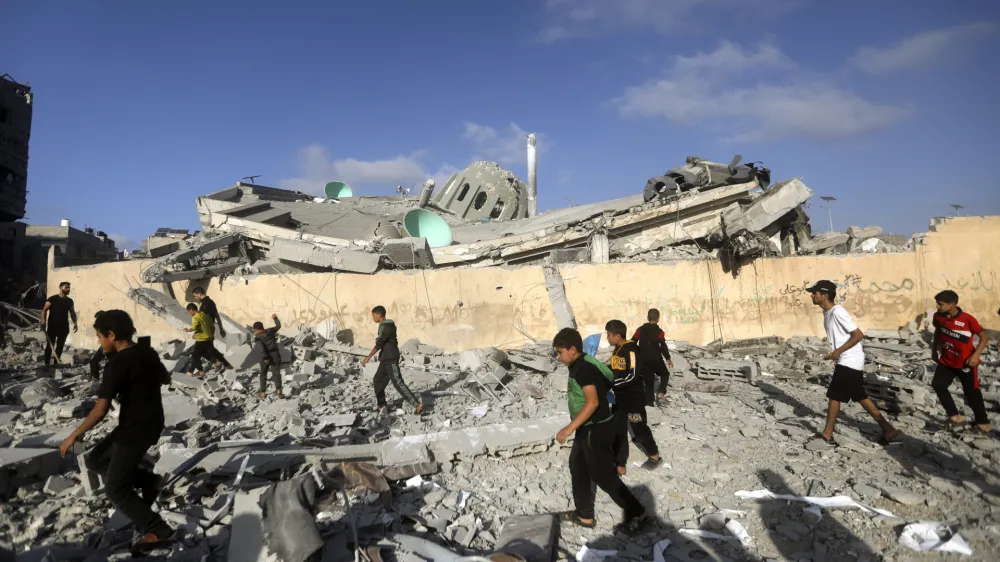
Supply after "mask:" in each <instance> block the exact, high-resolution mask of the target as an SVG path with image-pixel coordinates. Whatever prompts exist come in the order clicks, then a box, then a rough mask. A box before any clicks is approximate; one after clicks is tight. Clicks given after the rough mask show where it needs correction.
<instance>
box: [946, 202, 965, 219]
mask: <svg viewBox="0 0 1000 562" xmlns="http://www.w3.org/2000/svg"><path fill="white" fill-rule="evenodd" d="M949 206H950V207H951V208H952V209H955V216H956V217H957V216H959V215H961V214H962V212H961V211H962V209H964V208H965V207H963V206H961V205H955V204H951V205H949Z"/></svg>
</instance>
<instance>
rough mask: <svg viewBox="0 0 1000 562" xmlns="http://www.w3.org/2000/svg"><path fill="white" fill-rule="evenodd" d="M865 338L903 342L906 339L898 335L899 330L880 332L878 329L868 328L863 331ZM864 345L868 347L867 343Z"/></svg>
mask: <svg viewBox="0 0 1000 562" xmlns="http://www.w3.org/2000/svg"><path fill="white" fill-rule="evenodd" d="M865 337H866V338H869V339H877V340H903V339H906V337H905V336H902V335H900V333H899V330H880V329H878V328H870V329H868V330H865ZM865 345H868V344H867V343H866V344H865Z"/></svg>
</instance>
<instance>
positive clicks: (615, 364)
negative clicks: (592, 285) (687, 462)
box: [604, 320, 662, 474]
mask: <svg viewBox="0 0 1000 562" xmlns="http://www.w3.org/2000/svg"><path fill="white" fill-rule="evenodd" d="M604 330H605V333H606V334H607V337H608V343H610V344H611V345H613V346H615V351H614V354H612V356H611V364H610V367H611V372H612V373H614V375H615V380H614V390H615V405H614V408H613V410H614V413H615V423H617V424H618V437H617V438H616V439H615V455H616V461H617V464H618V473H619V474H625V473H626V472H627V471H628V469H627V464H626V463H627V462H628V434H629V430H630V429H631V430H632V435H633V437H634V439H635V444H636V445H638V446H639V448H640V449H642V452H643V453H646V456H647V457H649V458H647V459H646V462H644V463H642V468H644V469H646V470H653V469H655V468H656V467H658V466H660V463H661V462H662V460H661V459H660V450H659V448H658V447H657V446H656V440H655V439H653V431H652V430H650V429H649V425H648V424H647V423H646V420H647V418H646V402H645V398H644V393H643V390H644V389H645V383H644V382H643V380H642V376H641V375H640V374H639V372H638V370H639V365H638V362H639V347H638V346H637V345H635V342H634V341H632V340H628V339H625V334H626V333H627V330H628V328H627V327H626V326H625V323H624V322H622V321H621V320H611V321H610V322H608V323H607V324H606V325H605V326H604Z"/></svg>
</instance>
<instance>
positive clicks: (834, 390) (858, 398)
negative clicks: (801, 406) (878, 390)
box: [806, 280, 903, 445]
mask: <svg viewBox="0 0 1000 562" xmlns="http://www.w3.org/2000/svg"><path fill="white" fill-rule="evenodd" d="M806 292H808V293H810V294H811V296H812V302H813V304H815V305H816V306H818V307H820V308H822V309H823V327H824V328H825V329H826V339H827V341H829V342H830V347H831V349H833V351H832V352H831V353H830V354H829V355H827V356H826V358H827V359H830V360H832V361H833V362H834V363H835V364H836V366H835V367H834V369H833V379H832V380H831V381H830V387H829V388H828V389H827V391H826V397H827V398H829V399H830V405H829V407H828V409H827V414H826V427H825V428H823V431H822V432H821V433H820V434H819V435H818V437H820V438H821V439H823V440H824V441H826V442H827V443H829V444H831V445H836V444H837V443H836V441H834V439H833V428H834V426H835V425H836V423H837V415H838V414H840V403H841V402H850V401H851V400H853V401H855V402H857V403H859V404H861V407H862V408H864V409H865V411H866V412H868V415H870V416H871V417H872V418H873V419H874V420H875V423H877V424H878V425H879V427H880V428H882V439H881V440H880V441H879V443H881V444H882V445H888V444H891V443H897V442H899V441H901V440H902V437H903V433H902V432H901V431H899V430H898V429H896V428H894V427H893V426H892V424H891V423H889V420H887V419H885V417H884V416H883V415H882V413H881V412H879V411H878V408H877V407H876V406H875V402H873V401H872V399H871V398H869V397H868V393H867V392H866V391H865V386H864V382H865V373H864V368H865V352H864V349H863V348H862V347H861V340H862V339H863V338H864V337H865V336H864V334H862V333H861V330H860V329H859V328H858V325H857V324H855V323H854V320H852V319H851V315H850V314H848V312H847V310H845V309H844V307H842V306H840V305H839V304H836V302H835V300H836V298H837V285H836V284H834V283H833V281H827V280H823V281H817V282H816V284H815V285H813V286H812V287H809V288H808V289H806Z"/></svg>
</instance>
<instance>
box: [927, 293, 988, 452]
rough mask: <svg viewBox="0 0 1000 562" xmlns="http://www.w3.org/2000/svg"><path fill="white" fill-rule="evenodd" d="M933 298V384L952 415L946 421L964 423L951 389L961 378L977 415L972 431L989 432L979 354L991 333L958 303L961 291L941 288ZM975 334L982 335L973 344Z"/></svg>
mask: <svg viewBox="0 0 1000 562" xmlns="http://www.w3.org/2000/svg"><path fill="white" fill-rule="evenodd" d="M934 301H935V302H936V303H937V313H936V314H935V315H934V345H933V346H932V347H931V359H933V360H934V362H936V363H937V368H936V369H935V370H934V378H933V379H932V380H931V387H932V388H933V389H934V392H936V393H937V395H938V399H939V400H940V401H941V405H942V406H944V411H945V413H947V414H948V418H949V419H948V421H947V422H946V424H945V425H946V426H947V427H949V428H952V427H955V426H956V425H958V424H962V423H965V416H963V415H962V414H961V413H959V411H958V407H956V406H955V400H954V399H953V398H952V397H951V392H949V391H948V387H949V386H951V383H952V382H954V380H955V379H958V380H959V381H961V383H962V391H963V392H964V393H965V401H966V402H967V403H968V404H969V407H970V408H972V412H973V414H975V416H976V419H975V421H974V422H973V423H972V431H973V432H974V433H977V434H980V435H989V434H990V433H991V432H992V430H993V428H992V427H991V426H990V420H989V417H987V415H986V402H985V401H984V400H983V391H982V389H981V388H979V363H980V356H981V355H982V353H983V351H984V350H985V349H986V346H988V345H989V343H990V337H989V335H987V334H986V332H985V331H983V327H982V326H981V325H980V324H979V321H978V320H976V319H975V317H973V316H972V315H971V314H969V313H968V312H965V311H963V310H962V309H961V308H959V307H958V294H957V293H955V291H941V292H940V293H938V294H937V295H935V296H934ZM973 335H978V336H979V344H978V345H976V346H973V345H972V336H973Z"/></svg>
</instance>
